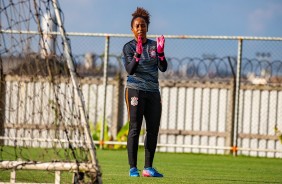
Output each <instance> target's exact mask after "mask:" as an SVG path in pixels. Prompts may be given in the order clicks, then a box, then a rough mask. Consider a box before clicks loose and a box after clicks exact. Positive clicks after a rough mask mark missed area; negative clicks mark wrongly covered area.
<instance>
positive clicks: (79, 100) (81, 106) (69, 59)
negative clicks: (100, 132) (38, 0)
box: [52, 0, 98, 171]
mask: <svg viewBox="0 0 282 184" xmlns="http://www.w3.org/2000/svg"><path fill="white" fill-rule="evenodd" d="M52 2H53V6H54V9H55V14H56V18H57V23H58V26H59V31H60V34H61V37H62V39H63V41H64V54H65V56H66V59H67V64H68V68H69V72H70V76H71V79H72V84H73V86H74V89H75V97H76V102H77V103H78V108H79V112H80V116H81V121H82V123H83V125H84V132H85V134H86V140H87V143H88V147H89V148H90V155H91V158H92V163H93V164H94V165H96V167H97V168H96V169H97V171H98V166H97V161H96V154H95V145H94V142H93V139H92V137H91V133H90V128H89V124H88V122H87V119H86V115H85V111H84V103H83V101H82V92H81V91H80V89H79V86H78V81H77V76H76V73H75V70H74V65H73V59H72V56H71V50H70V46H69V43H68V40H67V37H66V33H65V30H64V28H63V25H62V19H61V15H60V7H59V4H58V3H57V0H52Z"/></svg>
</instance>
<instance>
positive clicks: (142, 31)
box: [131, 17, 148, 43]
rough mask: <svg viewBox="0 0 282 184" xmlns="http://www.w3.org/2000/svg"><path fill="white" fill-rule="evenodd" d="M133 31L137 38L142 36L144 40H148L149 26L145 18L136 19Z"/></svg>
mask: <svg viewBox="0 0 282 184" xmlns="http://www.w3.org/2000/svg"><path fill="white" fill-rule="evenodd" d="M131 31H132V33H133V34H134V37H135V40H137V38H138V36H141V37H142V42H143V43H144V42H146V40H147V31H148V27H147V23H146V22H145V20H144V19H143V18H141V17H137V18H136V19H134V21H133V24H132V28H131Z"/></svg>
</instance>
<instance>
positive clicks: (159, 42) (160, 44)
mask: <svg viewBox="0 0 282 184" xmlns="http://www.w3.org/2000/svg"><path fill="white" fill-rule="evenodd" d="M164 44H165V38H164V36H163V35H162V36H160V37H157V52H158V54H159V58H160V59H161V61H163V60H164Z"/></svg>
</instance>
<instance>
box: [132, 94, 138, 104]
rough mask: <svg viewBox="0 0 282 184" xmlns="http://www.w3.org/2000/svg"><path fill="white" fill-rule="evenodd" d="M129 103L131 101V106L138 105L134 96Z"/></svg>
mask: <svg viewBox="0 0 282 184" xmlns="http://www.w3.org/2000/svg"><path fill="white" fill-rule="evenodd" d="M130 103H131V105H132V106H136V105H138V98H137V97H136V96H134V97H131V102H130Z"/></svg>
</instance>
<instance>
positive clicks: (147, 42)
mask: <svg viewBox="0 0 282 184" xmlns="http://www.w3.org/2000/svg"><path fill="white" fill-rule="evenodd" d="M149 24H150V14H149V12H148V11H147V10H145V9H143V8H140V7H137V9H136V11H135V12H134V13H133V14H132V20H131V31H132V33H133V34H134V39H133V40H131V41H129V42H128V43H126V44H125V45H124V47H123V63H124V66H125V69H126V71H127V73H128V76H127V83H126V89H125V101H126V105H127V110H128V118H129V133H128V139H127V153H128V162H129V166H130V170H129V176H131V177H139V176H140V174H139V170H138V169H137V152H138V144H139V135H140V131H141V126H142V120H143V116H144V117H145V120H146V137H145V141H144V146H145V165H144V169H143V171H142V175H143V176H145V177H163V175H162V174H160V173H159V172H158V171H157V170H156V169H154V168H153V160H154V155H155V151H156V147H157V140H158V133H159V127H160V119H161V112H162V104H161V96H160V91H159V81H158V71H159V70H160V71H161V72H165V71H166V69H167V61H166V58H165V55H164V44H165V39H164V37H163V36H161V37H158V38H157V39H156V41H153V40H151V39H147V32H148V27H149Z"/></svg>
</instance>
